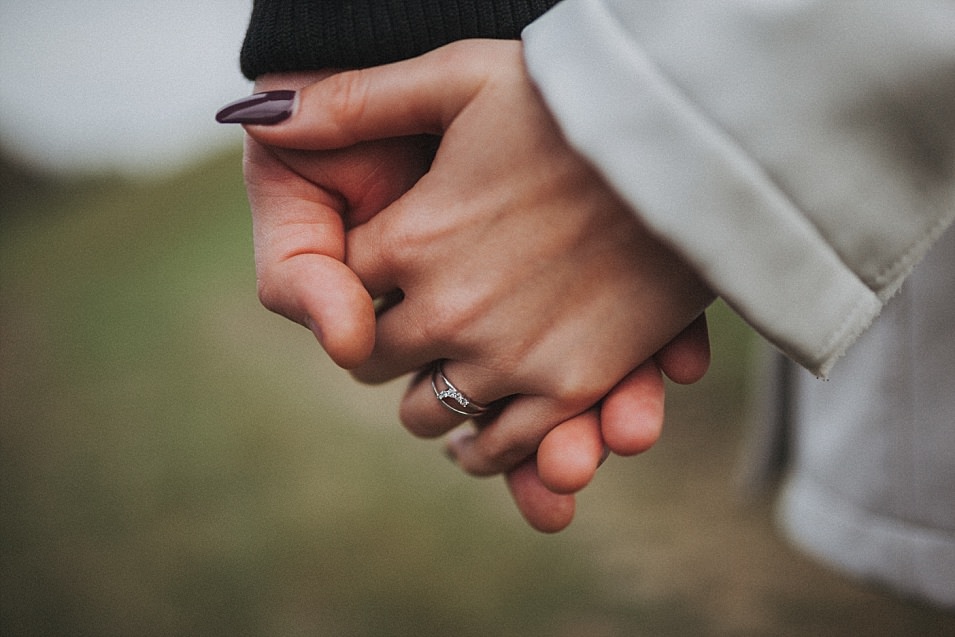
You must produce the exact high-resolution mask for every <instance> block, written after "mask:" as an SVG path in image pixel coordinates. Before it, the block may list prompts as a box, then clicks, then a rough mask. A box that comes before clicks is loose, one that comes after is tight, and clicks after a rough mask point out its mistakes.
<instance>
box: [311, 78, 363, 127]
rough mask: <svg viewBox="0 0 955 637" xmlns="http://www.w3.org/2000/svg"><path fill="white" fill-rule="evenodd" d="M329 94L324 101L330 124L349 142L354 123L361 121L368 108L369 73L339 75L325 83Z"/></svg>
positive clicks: (324, 97)
mask: <svg viewBox="0 0 955 637" xmlns="http://www.w3.org/2000/svg"><path fill="white" fill-rule="evenodd" d="M322 84H323V85H324V89H325V90H326V91H327V94H326V95H325V96H323V101H324V102H325V104H326V107H327V113H328V118H329V123H330V125H331V126H332V128H333V129H334V130H335V131H336V133H337V134H338V136H339V137H340V138H342V139H345V140H348V141H353V142H354V141H358V140H357V139H352V134H351V133H350V132H349V131H351V130H352V129H353V128H354V127H353V122H355V121H360V120H361V119H362V117H363V115H364V113H365V112H366V110H367V108H368V101H369V85H368V77H367V72H365V71H363V70H362V69H355V70H351V71H344V72H342V73H337V74H335V75H333V76H331V77H330V78H328V79H327V80H325V81H324V82H322Z"/></svg>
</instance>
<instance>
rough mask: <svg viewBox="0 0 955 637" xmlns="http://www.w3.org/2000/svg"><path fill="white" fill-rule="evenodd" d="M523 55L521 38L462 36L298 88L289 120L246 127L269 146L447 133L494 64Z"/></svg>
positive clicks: (323, 145) (322, 145)
mask: <svg viewBox="0 0 955 637" xmlns="http://www.w3.org/2000/svg"><path fill="white" fill-rule="evenodd" d="M520 55H521V49H520V44H519V43H517V42H514V43H508V45H502V44H500V43H497V44H496V45H495V46H488V45H487V43H482V42H479V41H471V42H458V43H455V44H453V45H450V46H446V47H442V48H440V49H436V50H434V51H431V52H429V53H426V54H425V55H423V56H420V57H418V58H413V59H410V60H404V61H401V62H396V63H393V64H387V65H383V66H379V67H375V68H371V69H360V70H354V71H346V72H343V73H337V74H335V75H332V76H331V77H329V78H327V79H325V80H322V81H320V82H316V83H314V84H311V85H309V86H307V87H304V88H302V89H301V90H300V91H298V93H297V95H296V96H295V98H294V103H293V104H291V105H289V108H290V110H291V115H290V116H289V117H288V118H287V119H284V120H283V121H281V122H278V123H274V124H270V125H265V126H262V125H250V126H247V127H246V130H247V131H248V133H249V134H250V135H252V136H253V137H255V138H256V139H258V140H259V141H261V142H263V143H265V144H268V145H273V146H281V147H287V148H300V149H308V150H321V149H328V148H342V147H346V146H351V145H352V144H355V143H357V142H361V141H369V140H374V139H384V138H388V137H399V136H405V135H416V134H441V133H443V132H444V131H445V130H446V129H447V127H448V126H449V125H450V122H451V121H452V120H453V119H454V117H455V116H456V114H457V113H458V112H460V111H461V109H462V108H463V106H464V104H466V103H467V102H468V100H470V99H471V98H472V97H473V95H474V93H475V92H476V90H477V89H478V88H480V86H481V84H482V82H483V81H484V79H485V77H486V75H485V74H486V69H488V68H498V69H501V68H513V69H521V68H523V67H522V65H521V64H520ZM505 56H507V57H510V58H516V61H514V60H506V59H504V58H505ZM488 58H495V59H497V63H493V62H491V63H490V64H489V60H488ZM233 121H238V120H233Z"/></svg>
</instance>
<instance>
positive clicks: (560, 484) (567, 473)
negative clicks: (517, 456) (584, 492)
mask: <svg viewBox="0 0 955 637" xmlns="http://www.w3.org/2000/svg"><path fill="white" fill-rule="evenodd" d="M603 454H604V441H603V437H602V436H601V433H600V420H599V418H598V410H597V409H591V410H588V411H586V412H584V413H582V414H581V415H579V416H576V417H574V418H571V419H570V420H568V421H566V422H564V423H561V424H559V425H557V426H556V427H554V428H553V429H551V430H550V431H549V432H548V433H547V435H546V436H545V437H544V439H543V440H542V441H541V444H540V447H538V449H537V473H538V475H539V476H540V479H541V482H542V483H543V484H544V486H546V487H547V488H548V489H549V490H551V491H553V492H555V493H576V492H577V491H580V490H581V489H583V488H584V487H585V486H587V484H588V483H589V482H590V481H591V480H592V479H593V477H594V475H595V474H596V473H597V467H599V466H600V462H601V460H602V459H603Z"/></svg>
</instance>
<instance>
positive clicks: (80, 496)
mask: <svg viewBox="0 0 955 637" xmlns="http://www.w3.org/2000/svg"><path fill="white" fill-rule="evenodd" d="M0 203H2V206H3V210H2V213H0V224H2V225H0V417H2V423H0V522H2V528H0V634H3V635H10V636H13V635H117V636H149V635H250V636H259V635H261V636H290V637H294V636H298V635H336V636H338V635H341V636H349V635H354V636H366V635H367V636H378V635H416V636H422V637H427V636H430V635H434V636H439V635H455V636H461V637H467V636H470V635H474V636H488V635H495V636H505V637H506V636H509V635H514V636H517V635H521V636H534V635H541V636H544V635H548V636H552V635H553V636H571V635H573V636H595V637H599V636H603V635H711V634H714V635H716V634H726V635H731V634H732V635H743V634H753V635H763V634H813V635H818V634H942V633H935V630H936V629H945V630H947V629H948V628H950V627H952V626H953V624H952V623H951V621H950V620H951V618H950V617H945V616H943V615H940V614H938V613H935V612H933V611H930V610H928V609H924V608H921V607H919V606H916V605H911V604H906V603H904V602H901V601H899V600H895V599H893V598H891V597H886V596H884V595H882V594H881V593H880V592H879V591H873V590H868V589H862V588H858V587H856V586H854V585H852V584H850V583H848V582H845V581H843V580H841V579H840V578H838V577H837V576H834V575H831V574H829V573H828V572H826V571H824V570H823V569H820V568H819V567H817V566H815V565H813V564H811V563H809V562H807V561H806V560H804V559H802V558H801V557H799V556H797V555H795V554H793V553H791V552H790V551H789V550H788V549H787V548H786V547H785V545H783V544H782V543H781V542H780V541H779V540H778V539H777V538H776V537H775V536H774V535H773V533H772V531H771V524H770V521H769V509H768V508H767V507H766V506H759V507H755V508H749V509H744V508H741V507H739V506H738V504H737V503H736V502H735V500H734V499H733V496H732V491H731V487H730V474H731V471H732V465H733V459H734V455H735V450H736V446H737V443H738V441H739V438H740V435H741V428H740V425H739V422H740V420H741V413H742V412H741V409H742V407H741V405H742V401H743V398H744V394H745V386H746V383H745V379H746V371H745V370H746V359H747V357H748V353H749V351H750V349H751V344H752V340H751V338H750V336H749V335H748V332H747V330H746V328H744V327H743V326H742V325H741V324H740V323H739V322H738V321H736V320H735V319H734V318H733V317H732V316H731V315H730V314H729V312H727V311H726V310H725V308H723V307H722V306H717V307H716V308H714V311H713V313H712V317H713V318H712V328H711V329H712V332H713V334H714V341H715V343H716V348H715V364H714V368H713V371H712V373H711V374H710V375H709V377H708V378H707V379H706V381H705V382H703V383H700V384H698V385H697V386H694V387H690V388H683V387H674V388H671V393H670V399H669V410H670V411H669V413H670V417H669V422H668V425H667V430H666V433H665V435H664V439H663V441H661V443H660V444H659V445H658V447H657V448H655V449H654V450H652V451H651V452H649V453H648V454H646V455H645V456H644V457H642V458H640V459H635V460H620V459H612V460H611V461H609V462H608V463H607V464H606V465H605V467H603V468H602V469H601V472H600V475H599V476H598V479H597V480H596V481H595V484H594V485H592V486H591V487H590V488H589V489H588V491H586V492H585V493H584V494H582V495H581V497H580V500H579V504H578V520H577V521H576V522H575V523H574V525H572V527H571V528H570V530H568V531H566V532H564V533H562V534H559V535H557V536H541V535H538V534H536V533H534V532H532V531H530V530H529V529H528V528H527V527H526V526H525V525H524V523H523V521H522V520H521V519H520V517H519V515H518V514H517V513H516V510H515V509H514V508H513V506H512V505H511V503H510V501H509V499H508V496H507V494H506V491H505V489H504V487H503V484H502V482H501V481H500V480H474V479H469V478H466V477H464V476H462V475H461V474H460V473H459V472H458V470H457V469H455V468H454V467H453V466H452V465H451V464H450V463H448V462H447V461H446V460H445V459H444V458H443V457H442V455H441V454H440V452H439V451H440V446H439V443H437V442H430V443H429V442H423V441H420V440H414V439H412V438H411V437H410V436H408V435H407V434H406V433H404V432H403V430H401V428H400V426H398V425H397V423H396V419H395V416H394V410H395V404H396V401H397V397H398V396H399V395H400V392H401V390H402V387H401V385H400V384H398V385H390V386H385V387H383V388H376V389H369V388H365V387H359V386H357V385H355V384H354V383H352V381H351V380H350V379H349V378H348V376H347V375H346V374H345V373H343V372H341V371H340V370H338V369H336V368H335V367H334V366H332V365H331V364H330V363H328V361H327V360H326V359H325V358H324V355H323V354H322V352H321V351H320V349H319V348H318V346H317V345H316V344H315V343H314V341H313V339H312V338H311V336H310V335H309V334H308V333H307V332H306V331H305V330H303V329H301V328H298V327H296V326H293V325H291V324H289V323H287V322H286V321H284V320H283V319H280V318H278V317H274V316H272V315H270V314H268V313H267V312H266V311H265V310H264V309H262V308H261V307H260V306H259V305H258V302H257V300H256V298H255V290H254V273H253V271H252V265H251V264H252V260H251V243H250V228H249V222H248V214H247V205H246V202H245V196H244V190H243V187H242V184H241V176H240V170H239V160H238V157H237V156H235V155H226V156H223V157H221V158H219V159H216V160H214V161H210V162H208V163H206V164H203V165H200V166H197V167H194V168H193V169H191V170H189V171H186V172H184V173H183V174H182V175H180V176H178V177H173V178H169V179H167V180H164V181H162V182H147V183H128V182H123V181H120V180H110V179H104V180H100V181H96V182H84V183H73V184H68V183H67V184H61V183H54V182H36V183H33V182H31V184H30V187H29V188H27V189H20V190H12V189H11V190H8V192H6V193H5V194H4V196H3V199H2V201H0ZM876 604H877V608H876V609H875V610H874V608H875V605H876ZM946 622H948V623H946ZM926 631H927V632H926Z"/></svg>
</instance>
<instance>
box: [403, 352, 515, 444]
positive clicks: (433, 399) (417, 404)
mask: <svg viewBox="0 0 955 637" xmlns="http://www.w3.org/2000/svg"><path fill="white" fill-rule="evenodd" d="M451 379H454V380H451ZM497 386H498V383H495V382H494V379H493V377H492V376H491V375H489V374H487V373H486V372H485V371H484V370H482V369H481V368H479V367H476V366H474V365H469V364H465V363H460V362H457V361H447V360H445V361H442V362H441V365H440V368H439V367H438V366H436V365H431V364H429V365H428V367H427V369H426V370H424V371H423V372H421V373H420V374H418V375H417V377H416V378H415V380H414V381H413V382H412V384H411V385H410V386H409V387H408V390H407V391H406V392H405V395H404V397H403V398H402V400H401V406H400V407H399V410H398V415H399V418H400V419H401V423H402V424H403V425H404V426H405V427H406V428H407V429H408V430H409V431H410V432H411V433H413V434H415V435H416V436H422V437H425V438H433V437H436V436H440V435H443V434H445V433H447V432H448V431H450V430H451V429H453V428H454V427H457V426H458V425H459V424H461V423H462V422H464V421H465V420H468V419H469V418H478V419H479V420H480V422H481V423H482V425H483V423H485V422H486V420H485V417H482V414H481V413H480V412H482V411H484V410H488V412H486V413H488V414H489V416H488V417H492V418H493V417H494V416H493V414H494V413H496V410H497V409H499V408H500V407H501V405H500V404H494V403H495V401H498V400H499V399H501V398H503V397H504V394H503V393H502V391H503V390H501V389H497V388H496V387H497ZM442 392H447V397H444V398H439V397H438V396H439V395H442ZM449 406H450V407H451V408H449ZM455 409H456V410H457V411H454V410H455ZM460 412H465V413H460ZM524 455H525V456H526V455H527V454H524Z"/></svg>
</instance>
